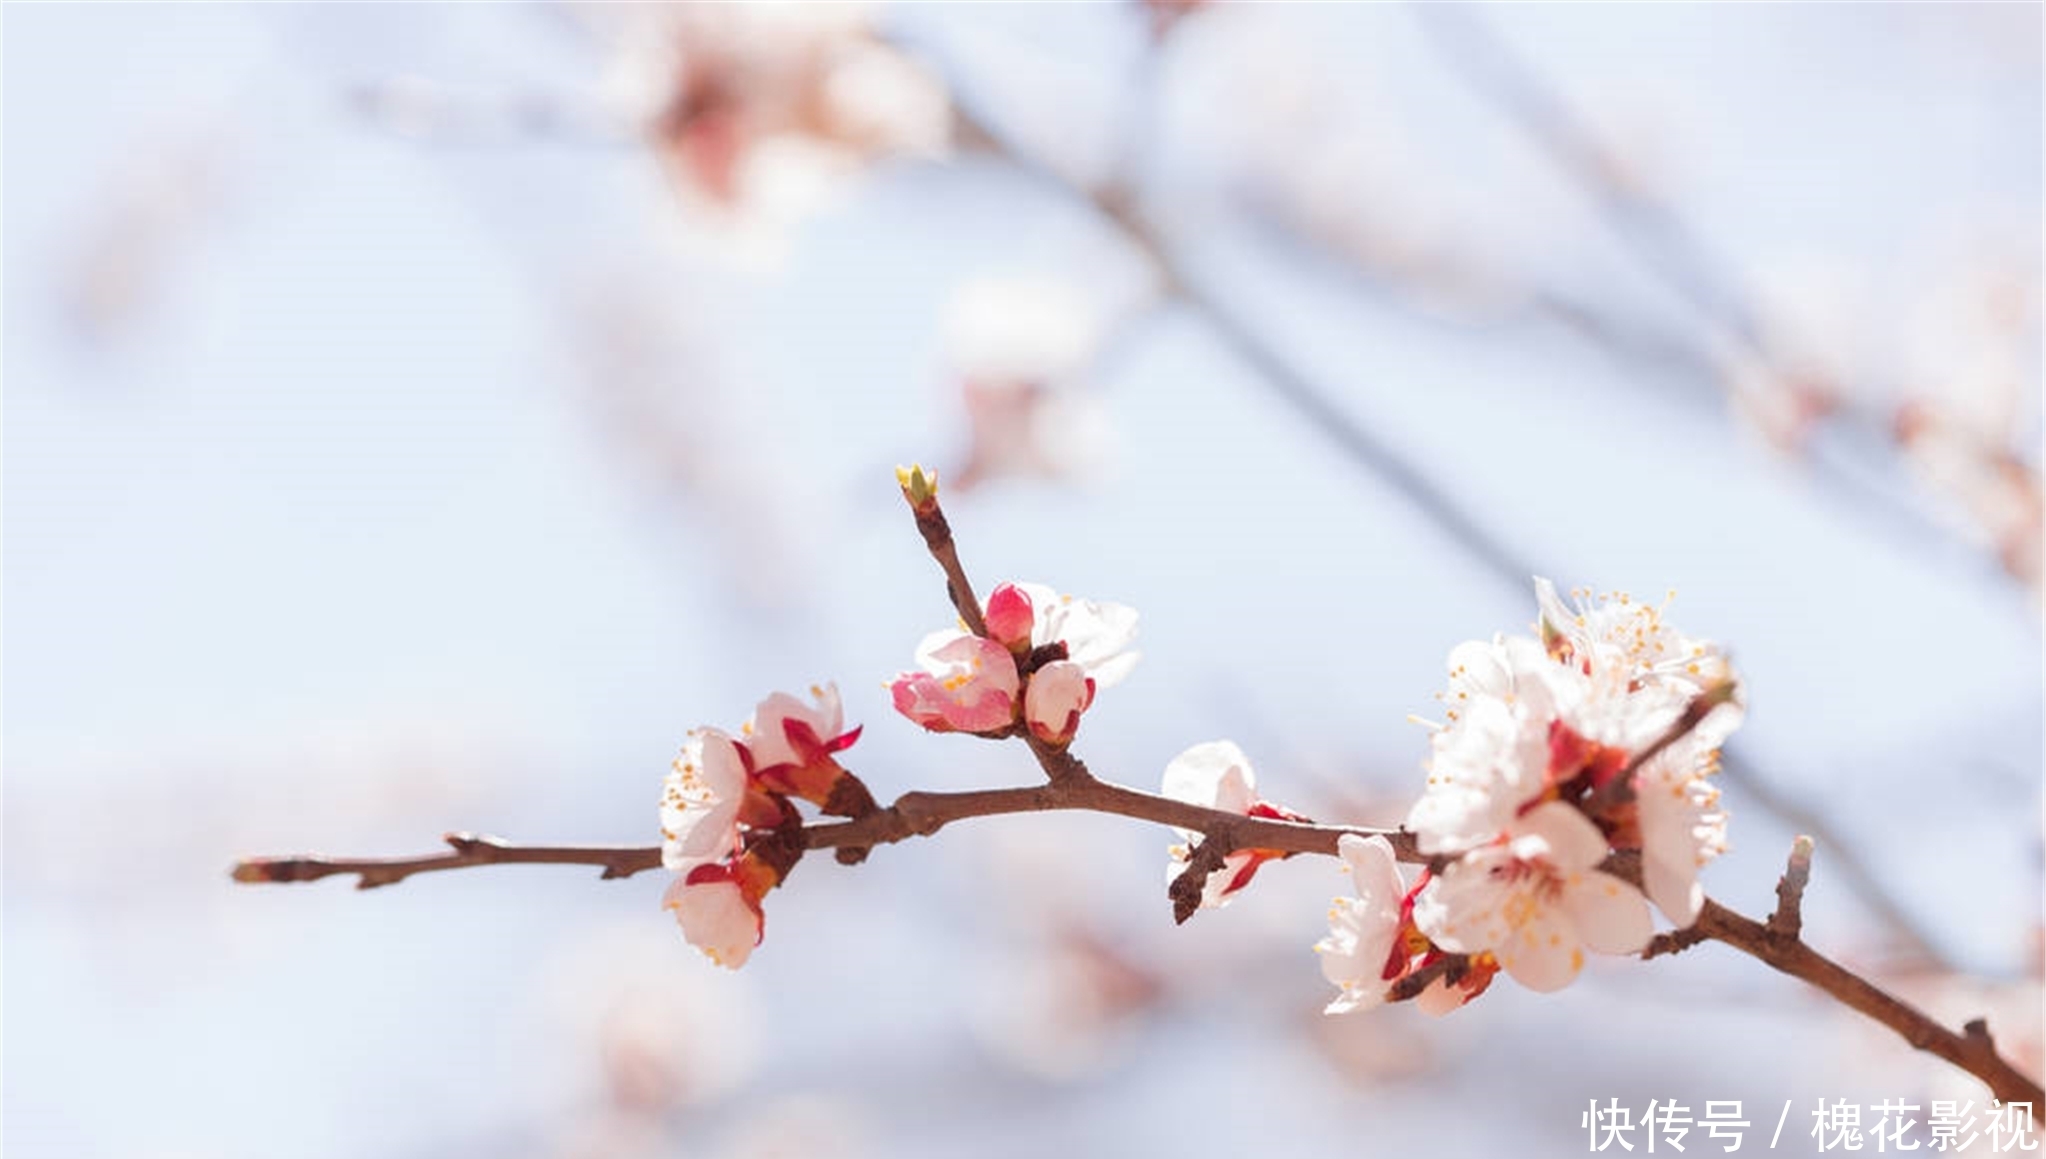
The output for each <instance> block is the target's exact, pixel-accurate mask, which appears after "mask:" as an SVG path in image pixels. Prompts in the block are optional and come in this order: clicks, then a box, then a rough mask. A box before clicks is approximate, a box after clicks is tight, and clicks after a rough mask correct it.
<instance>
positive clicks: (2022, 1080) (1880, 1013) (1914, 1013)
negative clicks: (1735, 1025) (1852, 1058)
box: [1692, 898, 2046, 1122]
mask: <svg viewBox="0 0 2046 1159" xmlns="http://www.w3.org/2000/svg"><path fill="white" fill-rule="evenodd" d="M1692 928H1693V929H1696V930H1699V931H1701V932H1702V934H1703V936H1704V937H1707V938H1710V939H1712V940H1713V941H1718V942H1724V943H1726V944H1727V945H1729V946H1732V947H1733V948H1734V949H1737V950H1739V951H1740V952H1742V953H1744V954H1747V955H1748V956H1749V957H1752V958H1756V959H1758V960H1760V961H1762V962H1763V963H1765V964H1767V965H1769V966H1770V967H1772V968H1774V969H1776V970H1778V971H1780V972H1782V973H1785V974H1788V975H1790V976H1791V977H1793V978H1799V979H1802V980H1804V981H1805V982H1808V983H1810V984H1811V985H1813V986H1816V987H1817V988H1819V989H1820V990H1823V991H1825V992H1826V993H1827V994H1829V995H1831V996H1832V997H1833V998H1834V999H1835V1000H1836V1001H1839V1002H1841V1003H1842V1004H1844V1005H1847V1006H1850V1007H1852V1008H1854V1009H1855V1010H1858V1011H1860V1012H1861V1013H1863V1014H1865V1015H1867V1016H1868V1017H1870V1018H1873V1019H1875V1020H1876V1021H1877V1022H1880V1023H1882V1024H1883V1025H1884V1026H1887V1027H1889V1028H1890V1029H1891V1030H1894V1031H1896V1032H1897V1035H1898V1037H1900V1038H1902V1039H1903V1040H1904V1041H1905V1042H1908V1043H1910V1044H1911V1045H1912V1046H1913V1047H1915V1048H1917V1049H1919V1050H1922V1051H1925V1052H1927V1053H1928V1054H1935V1055H1938V1056H1939V1057H1941V1058H1943V1059H1945V1060H1947V1061H1948V1062H1950V1063H1952V1064H1954V1065H1955V1066H1957V1067H1959V1068H1961V1069H1962V1070H1964V1071H1967V1072H1968V1073H1969V1074H1972V1075H1974V1076H1975V1077H1976V1078H1978V1079H1981V1080H1982V1081H1983V1082H1984V1083H1986V1084H1988V1086H1989V1091H1990V1093H1991V1094H1993V1095H1995V1096H1996V1097H1997V1098H1999V1099H2002V1100H2003V1101H2004V1102H2006V1103H2012V1102H2019V1103H2030V1104H2031V1106H2032V1117H2033V1118H2034V1119H2038V1120H2040V1121H2042V1122H2046V1091H2042V1090H2041V1089H2040V1087H2039V1084H2038V1083H2037V1082H2034V1081H2033V1080H2031V1079H2030V1078H2027V1077H2026V1076H2025V1075H2024V1074H2023V1073H2022V1072H2020V1071H2019V1070H2018V1069H2017V1068H2016V1067H2014V1066H2012V1065H2011V1064H2010V1063H2009V1062H2007V1061H2005V1060H2004V1058H2003V1056H2001V1055H1999V1054H1997V1053H1996V1045H1995V1043H1994V1042H1992V1041H1991V1040H1990V1038H1989V1027H1988V1024H1987V1023H1981V1025H1980V1033H1977V1032H1976V1029H1977V1027H1976V1023H1970V1024H1969V1026H1968V1027H1967V1028H1965V1029H1964V1030H1962V1031H1961V1032H1959V1033H1956V1032H1955V1031H1952V1030H1949V1029H1947V1028H1946V1027H1944V1026H1942V1025H1940V1024H1939V1023H1938V1022H1936V1021H1934V1020H1933V1019H1932V1018H1931V1017H1929V1016H1928V1015H1926V1014H1925V1013H1924V1012H1922V1011H1920V1010H1918V1009H1917V1008H1916V1007H1913V1006H1911V1005H1909V1004H1908V1003H1906V1002H1904V1001H1902V1000H1901V999H1899V998H1897V997H1896V996H1894V995H1892V994H1890V993H1889V992H1888V991H1886V990H1883V989H1882V988H1881V987H1879V986H1877V985H1875V984H1874V983H1873V982H1870V981H1869V980H1868V979H1866V978H1863V977H1861V976H1860V975H1859V974H1856V973H1854V972H1853V971H1852V970H1849V969H1847V968H1846V967H1845V966H1842V965H1840V964H1839V963H1838V962H1835V961H1833V960H1832V959H1831V958H1828V957H1826V956H1825V955H1824V954H1821V953H1819V952H1818V951H1817V950H1814V949H1812V948H1811V947H1810V946H1808V945H1806V944H1805V943H1804V942H1803V941H1802V940H1800V939H1799V938H1798V937H1796V936H1795V935H1785V934H1783V933H1780V932H1778V931H1776V930H1772V929H1770V928H1769V926H1768V925H1766V924H1765V923H1762V922H1758V921H1756V920H1754V919H1753V918H1748V917H1743V916H1741V915H1740V914H1737V913H1735V912H1733V911H1732V910H1730V909H1727V908H1726V907H1725V906H1722V905H1720V904H1719V903H1718V902H1716V901H1713V900H1711V899H1710V898H1707V899H1706V901H1705V908H1704V910H1702V911H1701V912H1700V913H1699V914H1698V921H1697V924H1696V925H1695V926H1693V927H1692ZM1976 1022H1978V1023H1979V1022H1981V1020H1979V1019H1978V1020H1976Z"/></svg>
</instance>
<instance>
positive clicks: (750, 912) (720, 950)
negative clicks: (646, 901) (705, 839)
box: [661, 863, 767, 970]
mask: <svg viewBox="0 0 2046 1159" xmlns="http://www.w3.org/2000/svg"><path fill="white" fill-rule="evenodd" d="M748 877H749V875H747V874H742V873H741V872H740V871H739V870H738V869H737V867H736V866H735V865H734V864H732V863H726V864H721V865H699V866H697V867H696V868H695V869H692V870H690V871H689V872H688V873H687V874H684V875H682V876H678V877H677V878H676V879H675V880H674V881H673V882H671V883H670V884H669V886H668V892H667V896H666V897H665V898H663V899H662V903H661V904H662V905H664V906H666V907H667V908H668V909H670V910H673V911H674V914H675V921H676V923H677V924H679V925H680V926H681V927H682V936H683V937H685V938H687V939H689V944H690V945H692V946H695V947H696V948H697V949H699V950H702V951H703V956H704V957H706V958H709V959H710V960H711V961H713V962H715V963H717V964H718V965H720V966H724V967H726V968H727V969H732V970H736V969H738V968H739V967H741V966H743V965H745V964H746V959H747V958H748V957H750V956H751V955H752V953H753V948H754V947H755V946H758V945H759V944H760V941H761V939H762V938H763V937H764V936H765V935H766V930H767V918H766V915H765V913H764V912H763V910H762V909H761V905H760V893H764V891H760V893H756V892H755V891H754V890H753V889H751V888H749V882H748Z"/></svg>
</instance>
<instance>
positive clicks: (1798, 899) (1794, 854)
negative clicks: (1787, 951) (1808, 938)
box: [1767, 833, 1812, 938]
mask: <svg viewBox="0 0 2046 1159" xmlns="http://www.w3.org/2000/svg"><path fill="white" fill-rule="evenodd" d="M1811 880H1812V839H1811V838H1809V837H1807V836H1805V835H1804V834H1802V833H1800V834H1798V836H1797V839H1796V840H1795V841H1792V842H1791V843H1790V862H1789V864H1788V865H1785V866H1784V867H1783V876H1782V878H1781V879H1779V880H1778V881H1777V882H1776V912H1774V913H1772V914H1770V915H1769V921H1768V922H1767V925H1768V929H1769V932H1770V933H1772V934H1775V935H1776V936H1777V937H1779V938H1795V937H1797V936H1798V935H1799V934H1801V933H1803V932H1804V890H1805V887H1806V886H1807V885H1810V884H1811Z"/></svg>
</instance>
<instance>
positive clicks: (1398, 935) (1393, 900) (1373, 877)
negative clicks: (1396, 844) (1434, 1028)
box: [1314, 833, 1499, 1017]
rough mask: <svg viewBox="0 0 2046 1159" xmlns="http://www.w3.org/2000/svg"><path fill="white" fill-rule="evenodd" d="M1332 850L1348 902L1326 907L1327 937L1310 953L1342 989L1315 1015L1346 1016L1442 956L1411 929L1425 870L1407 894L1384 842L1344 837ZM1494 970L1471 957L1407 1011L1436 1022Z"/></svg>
mask: <svg viewBox="0 0 2046 1159" xmlns="http://www.w3.org/2000/svg"><path fill="white" fill-rule="evenodd" d="M1336 848H1337V852H1338V853H1339V854H1340V855H1341V856H1342V859H1343V868H1344V871H1345V872H1347V873H1349V875H1350V878H1351V881H1352V883H1353V884H1352V893H1353V894H1354V896H1352V897H1339V898H1337V899H1335V901H1334V902H1333V903H1332V904H1331V905H1330V906H1329V913H1328V919H1329V934H1328V937H1326V938H1323V939H1322V940H1321V941H1319V942H1316V943H1315V946H1314V950H1315V952H1316V953H1318V954H1320V955H1321V956H1322V958H1321V972H1322V976H1323V977H1325V978H1327V979H1328V980H1329V981H1330V982H1333V983H1335V984H1336V986H1337V987H1339V988H1340V989H1341V990H1342V993H1340V994H1338V995H1337V996H1336V998H1335V1000H1334V1001H1332V1002H1330V1003H1329V1004H1328V1006H1327V1007H1325V1008H1324V1010H1323V1013H1326V1014H1348V1013H1352V1012H1354V1011H1358V1010H1370V1009H1372V1008H1374V1007H1376V1006H1379V1005H1382V1004H1383V1003H1384V1002H1385V1000H1386V998H1387V996H1388V995H1389V994H1390V992H1391V988H1392V986H1393V985H1394V984H1395V983H1397V982H1399V981H1400V980H1401V979H1403V978H1406V977H1407V976H1408V975H1410V974H1412V973H1414V972H1415V971H1417V970H1420V969H1423V968H1426V967H1428V966H1432V965H1434V964H1435V963H1436V962H1437V961H1439V960H1440V959H1441V958H1442V956H1443V953H1442V951H1441V950H1440V949H1439V948H1437V947H1436V946H1435V944H1434V943H1432V942H1430V941H1429V940H1428V937H1427V935H1426V934H1423V933H1422V932H1421V931H1420V929H1419V928H1418V927H1416V926H1415V924H1414V901H1415V898H1416V896H1417V895H1418V894H1419V893H1420V892H1421V891H1422V890H1423V889H1425V888H1426V887H1427V884H1428V881H1429V875H1428V872H1427V871H1426V870H1423V871H1421V875H1420V878H1419V879H1418V880H1416V881H1415V882H1414V885H1413V887H1412V888H1411V889H1409V888H1407V887H1405V886H1404V885H1402V883H1401V881H1400V874H1399V867H1398V865H1397V863H1396V862H1395V861H1394V858H1393V852H1392V844H1391V842H1388V841H1387V840H1386V839H1385V838H1383V837H1363V836H1360V835H1358V834H1355V833H1345V834H1343V836H1342V838H1341V839H1340V840H1339V841H1338V842H1337V843H1336ZM1498 972H1499V964H1498V962H1497V960H1495V959H1494V958H1493V957H1492V956H1491V955H1490V954H1484V953H1480V954H1476V955H1473V956H1472V957H1471V959H1470V960H1469V961H1468V962H1467V963H1465V964H1464V967H1463V970H1462V973H1461V974H1460V975H1458V976H1456V977H1455V980H1454V981H1451V980H1450V978H1449V977H1448V976H1445V977H1440V978H1436V979H1434V980H1433V981H1431V982H1429V983H1428V985H1427V986H1426V987H1424V988H1423V989H1422V990H1421V992H1420V993H1419V994H1417V995H1415V996H1414V1005H1416V1006H1417V1007H1419V1008H1420V1009H1421V1010H1422V1012H1423V1013H1426V1014H1431V1015H1435V1016H1437V1017H1440V1016H1441V1015H1444V1014H1447V1013H1449V1012H1450V1011H1452V1010H1455V1009H1456V1008H1457V1007H1459V1006H1462V1005H1463V1004H1465V1003H1467V1002H1469V1001H1470V1000H1471V999H1473V998H1476V997H1477V996H1478V995H1480V994H1483V993H1484V992H1485V989H1486V988H1487V987H1488V986H1490V985H1491V984H1492V977H1493V975H1495V974H1497V973H1498Z"/></svg>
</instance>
